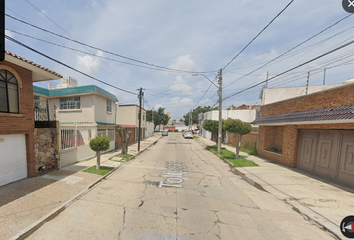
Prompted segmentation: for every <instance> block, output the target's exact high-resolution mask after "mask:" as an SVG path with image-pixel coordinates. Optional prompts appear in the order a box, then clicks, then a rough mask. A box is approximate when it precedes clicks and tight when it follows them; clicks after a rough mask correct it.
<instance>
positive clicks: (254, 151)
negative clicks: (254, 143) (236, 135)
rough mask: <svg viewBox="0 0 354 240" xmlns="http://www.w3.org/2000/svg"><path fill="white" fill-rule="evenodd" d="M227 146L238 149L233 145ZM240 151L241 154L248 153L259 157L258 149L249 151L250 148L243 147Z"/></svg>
mask: <svg viewBox="0 0 354 240" xmlns="http://www.w3.org/2000/svg"><path fill="white" fill-rule="evenodd" d="M227 146H229V147H232V148H235V149H236V147H235V146H234V145H232V144H227ZM240 151H241V152H245V153H248V154H249V155H253V156H258V155H257V149H253V150H251V149H249V148H247V147H241V148H240Z"/></svg>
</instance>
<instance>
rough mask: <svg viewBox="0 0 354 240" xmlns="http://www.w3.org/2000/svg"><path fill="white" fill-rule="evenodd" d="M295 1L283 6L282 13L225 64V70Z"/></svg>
mask: <svg viewBox="0 0 354 240" xmlns="http://www.w3.org/2000/svg"><path fill="white" fill-rule="evenodd" d="M293 2H294V0H291V1H290V2H289V3H288V5H286V6H285V8H283V10H281V11H280V13H278V14H277V15H276V16H275V17H274V18H273V19H272V21H270V22H269V23H268V24H267V26H265V27H264V28H263V29H262V31H260V32H259V33H258V34H257V35H256V36H255V37H254V38H253V39H252V40H251V41H250V42H249V43H248V44H247V45H246V46H245V47H244V48H243V49H242V50H241V51H240V52H238V53H237V54H236V56H235V57H234V58H232V59H231V61H229V62H228V63H227V64H226V65H225V67H223V70H224V69H225V68H227V67H228V66H229V65H230V64H231V63H232V62H233V61H234V60H235V59H236V58H237V57H238V56H239V55H240V54H241V53H242V52H243V51H244V50H245V49H246V48H247V47H248V46H249V45H251V43H252V42H253V41H254V40H256V39H257V38H258V37H259V35H261V34H262V33H263V32H264V31H265V30H266V29H267V28H268V27H269V26H270V25H271V24H272V23H273V22H274V21H275V20H276V19H277V18H278V17H279V16H280V15H281V14H282V13H283V12H284V11H285V10H286V9H287V8H288V7H289V6H290V5H291V4H292V3H293Z"/></svg>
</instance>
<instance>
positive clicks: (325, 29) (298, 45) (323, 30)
mask: <svg viewBox="0 0 354 240" xmlns="http://www.w3.org/2000/svg"><path fill="white" fill-rule="evenodd" d="M350 16H352V14H349V15H347V16H345V17H343V18H341V19H340V20H338V21H337V22H335V23H333V24H331V25H330V26H328V27H326V28H324V29H322V30H321V31H320V32H318V33H316V34H315V35H313V36H311V37H310V38H308V39H306V40H305V41H303V42H301V43H299V44H297V45H296V46H294V47H292V48H290V49H289V50H287V51H285V52H284V53H282V54H281V55H279V56H277V57H275V58H273V59H271V60H270V61H268V62H266V63H265V64H263V65H262V66H260V67H258V68H256V69H255V70H253V71H251V72H249V73H247V74H245V75H244V76H242V77H240V78H238V79H236V80H234V81H232V82H231V83H229V84H227V85H226V86H225V87H228V86H230V85H232V84H234V83H235V82H237V81H239V80H241V79H243V78H245V77H247V76H250V75H251V74H252V73H254V72H256V71H258V70H260V69H262V68H263V67H265V66H267V65H269V64H270V63H272V62H274V61H275V60H277V59H279V58H281V57H283V56H284V55H286V54H288V53H289V52H291V51H292V50H294V49H296V48H298V47H300V46H301V45H303V44H305V43H307V42H308V41H310V40H312V39H313V38H315V37H317V36H318V35H320V34H322V33H323V32H325V31H327V30H328V29H330V28H332V27H333V26H335V25H337V24H339V23H340V22H342V21H344V20H345V19H347V18H349V17H350ZM351 28H352V27H351ZM340 33H343V32H340ZM340 33H337V34H335V35H334V36H337V35H339V34H340ZM334 36H332V37H334ZM332 37H331V38H332Z"/></svg>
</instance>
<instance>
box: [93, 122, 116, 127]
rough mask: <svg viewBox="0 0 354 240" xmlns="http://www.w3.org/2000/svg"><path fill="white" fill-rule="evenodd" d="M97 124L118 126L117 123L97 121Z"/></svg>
mask: <svg viewBox="0 0 354 240" xmlns="http://www.w3.org/2000/svg"><path fill="white" fill-rule="evenodd" d="M96 124H97V126H117V124H115V123H104V122H96Z"/></svg>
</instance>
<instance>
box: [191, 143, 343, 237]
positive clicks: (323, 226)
mask: <svg viewBox="0 0 354 240" xmlns="http://www.w3.org/2000/svg"><path fill="white" fill-rule="evenodd" d="M196 141H198V143H199V144H201V145H202V146H204V147H207V146H208V145H206V144H205V143H202V142H201V141H199V140H196ZM206 150H207V151H209V152H211V153H213V154H214V155H215V156H217V157H219V158H220V159H222V160H223V161H224V162H226V163H228V164H229V165H230V167H231V169H232V171H235V172H236V171H237V172H240V173H241V174H243V175H245V176H246V174H245V173H243V172H242V171H239V170H237V169H236V167H235V166H234V164H233V163H231V162H229V161H228V160H227V159H225V158H223V157H220V156H219V155H218V154H216V153H214V152H212V151H210V150H208V149H206ZM241 168H243V167H241ZM246 177H247V178H248V179H250V180H251V181H253V182H254V183H257V184H258V185H259V186H261V187H262V188H263V186H262V185H261V184H259V183H258V182H256V181H254V180H253V179H251V178H250V176H246ZM263 189H264V190H265V188H263ZM275 189H276V188H275ZM276 190H277V189H276ZM265 191H266V192H268V193H269V194H270V195H272V196H274V197H275V198H276V199H278V200H280V201H282V202H284V203H285V204H286V205H288V206H289V207H290V208H292V209H294V208H297V209H299V210H300V213H299V215H301V216H302V217H303V219H304V220H306V221H308V222H311V223H312V224H314V225H315V226H316V227H318V228H319V229H321V230H323V231H326V232H327V233H329V234H330V235H331V237H333V238H334V239H338V240H340V239H341V238H340V237H339V236H338V234H336V233H335V232H333V231H332V230H331V229H329V228H327V227H326V226H325V225H323V224H321V223H320V222H319V221H318V220H315V219H314V218H312V217H310V216H309V215H307V214H304V213H303V212H305V211H304V209H303V208H302V205H301V204H299V205H296V204H292V203H289V202H288V201H286V199H281V198H278V197H277V196H276V195H274V194H273V193H271V192H269V191H268V190H265Z"/></svg>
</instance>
